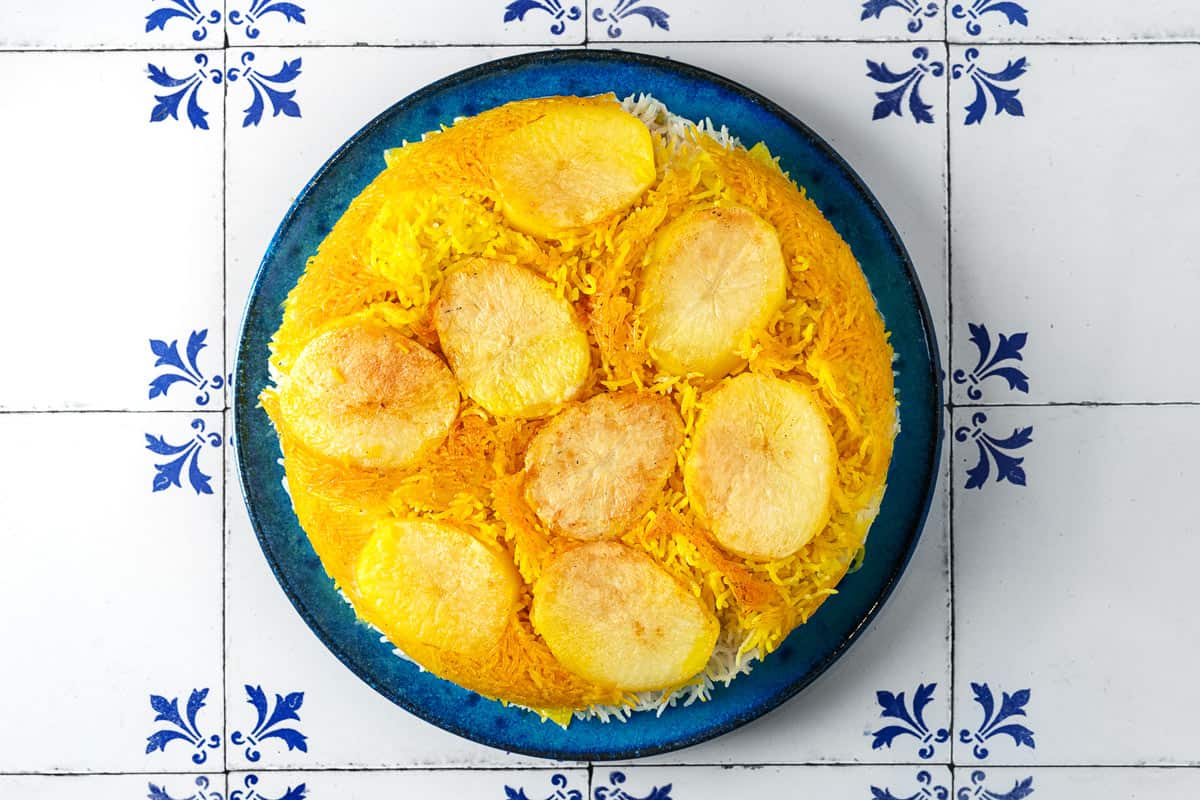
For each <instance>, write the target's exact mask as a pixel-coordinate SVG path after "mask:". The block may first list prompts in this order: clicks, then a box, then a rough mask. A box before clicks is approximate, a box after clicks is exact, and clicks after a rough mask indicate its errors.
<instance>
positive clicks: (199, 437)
mask: <svg viewBox="0 0 1200 800" xmlns="http://www.w3.org/2000/svg"><path fill="white" fill-rule="evenodd" d="M192 429H193V430H195V431H196V435H195V436H193V437H192V438H191V439H189V440H188V441H186V442H184V443H183V444H170V443H168V442H167V440H166V439H164V438H163V437H162V436H155V435H153V434H149V433H147V434H146V449H147V450H149V451H150V452H151V453H154V454H156V455H160V456H167V457H169V458H170V459H171V460H170V461H167V462H166V463H164V464H155V465H154V483H153V484H152V489H153V491H155V492H161V491H163V490H165V489H170V488H171V487H172V486H174V487H176V488H178V489H182V488H183V483H182V482H181V475H182V474H183V468H184V467H187V476H188V483H189V484H190V485H191V487H192V489H194V490H195V492H196V494H212V493H213V490H212V484H211V483H209V481H210V480H212V476H211V475H207V474H205V473H204V471H203V470H201V469H200V454H201V453H202V452H204V445H206V444H207V445H208V446H209V447H220V446H221V434H219V433H217V432H216V431H212V432H210V433H207V434H206V433H205V432H204V420H202V419H200V418H199V417H197V418H196V419H194V420H192Z"/></svg>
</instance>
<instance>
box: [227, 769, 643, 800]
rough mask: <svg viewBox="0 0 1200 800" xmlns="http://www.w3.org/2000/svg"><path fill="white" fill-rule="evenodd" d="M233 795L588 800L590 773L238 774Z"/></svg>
mask: <svg viewBox="0 0 1200 800" xmlns="http://www.w3.org/2000/svg"><path fill="white" fill-rule="evenodd" d="M229 789H230V792H231V793H236V792H239V791H240V794H234V795H231V796H233V797H242V798H247V800H249V798H263V799H264V800H265V799H266V798H273V799H274V798H280V799H281V800H304V798H312V800H319V799H320V798H337V800H377V799H378V798H380V797H396V798H410V797H411V798H418V797H419V798H426V797H428V798H435V797H448V798H449V797H454V798H464V799H466V798H470V799H471V800H474V798H481V800H482V798H497V800H503V798H509V800H516V799H517V798H525V799H526V800H583V798H584V797H585V796H587V790H588V771H587V770H586V769H583V768H578V767H576V768H573V769H561V770H532V769H525V770H448V769H446V770H419V769H418V770H404V771H401V772H387V771H371V772H343V771H326V772H269V773H261V774H259V773H237V772H235V773H231V774H230V775H229ZM251 792H255V794H251ZM664 800H665V799H664Z"/></svg>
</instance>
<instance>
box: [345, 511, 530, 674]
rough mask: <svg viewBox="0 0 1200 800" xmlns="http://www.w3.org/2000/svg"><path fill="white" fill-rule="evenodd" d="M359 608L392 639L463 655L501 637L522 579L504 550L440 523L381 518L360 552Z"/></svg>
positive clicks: (488, 646) (481, 651)
mask: <svg viewBox="0 0 1200 800" xmlns="http://www.w3.org/2000/svg"><path fill="white" fill-rule="evenodd" d="M355 584H356V588H357V594H358V596H359V598H361V602H360V603H359V611H360V612H361V614H362V616H363V617H364V618H365V619H366V620H367V621H368V622H370V623H372V624H374V625H375V626H376V627H378V628H379V629H380V630H382V631H383V632H384V633H386V634H387V635H388V637H389V638H391V639H392V641H394V642H395V643H396V644H398V645H400V646H401V647H403V646H404V645H405V644H406V643H408V644H414V643H415V644H423V645H427V646H430V647H438V648H442V649H444V650H449V651H452V652H455V653H462V654H464V655H468V656H478V655H480V654H485V653H487V652H488V651H489V650H491V649H493V648H495V647H496V646H497V644H498V643H499V642H500V637H501V635H502V634H503V633H504V629H505V628H506V627H508V625H509V622H510V621H511V620H512V617H513V615H514V614H515V612H516V610H517V598H518V594H519V592H520V587H521V580H520V578H519V577H518V575H517V570H516V568H515V567H513V564H512V561H510V560H509V559H508V558H507V557H506V556H505V555H504V554H503V553H501V552H497V551H496V550H493V549H490V548H488V547H485V546H484V545H483V544H482V543H481V542H480V541H479V540H478V539H475V538H474V537H473V536H471V535H470V534H469V533H466V532H465V531H462V530H459V529H458V528H455V527H452V526H450V525H447V524H445V523H440V522H432V521H428V520H419V519H404V520H393V519H385V520H383V521H381V522H380V523H379V524H378V526H376V529H375V533H374V535H373V536H372V537H371V539H370V541H368V542H367V544H366V547H364V548H363V549H362V553H361V554H360V555H359V557H358V565H357V567H356V569H355Z"/></svg>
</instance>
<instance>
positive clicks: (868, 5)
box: [862, 0, 941, 33]
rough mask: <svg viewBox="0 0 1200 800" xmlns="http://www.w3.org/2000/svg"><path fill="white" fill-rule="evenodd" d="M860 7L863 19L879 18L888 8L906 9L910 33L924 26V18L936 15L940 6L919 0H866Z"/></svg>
mask: <svg viewBox="0 0 1200 800" xmlns="http://www.w3.org/2000/svg"><path fill="white" fill-rule="evenodd" d="M862 8H863V12H862V19H864V20H867V19H870V18H871V17H874V18H875V19H879V18H880V17H881V16H882V15H883V12H884V11H887V10H888V9H889V8H896V9H900V10H901V11H907V12H908V30H909V32H910V33H917V32H918V31H920V30H921V28H923V27H925V20H926V19H928V18H932V17H936V16H937V13H938V11H939V10H940V9H941V6H939V5H938V4H937V3H936V2H928V3H926V2H922V1H921V0H866V2H864V3H863V7H862Z"/></svg>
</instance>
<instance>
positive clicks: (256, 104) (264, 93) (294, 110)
mask: <svg viewBox="0 0 1200 800" xmlns="http://www.w3.org/2000/svg"><path fill="white" fill-rule="evenodd" d="M254 59H255V55H254V53H252V52H249V51H247V52H245V53H242V57H241V59H240V61H241V66H240V67H230V68H229V69H228V70H226V76H227V77H228V79H229V83H230V85H232V84H234V83H236V82H237V81H239V80H240V81H244V82H245V84H246V85H247V86H249V87H250V89H251V92H252V93H253V99H252V100H251V101H250V105H249V106H247V107H246V109H245V117H243V118H242V127H243V128H247V127H249V126H251V125H258V123H259V122H261V121H262V116H263V112H264V111H265V110H266V103H265V102H264V98H265V99H266V100H269V101H270V102H271V116H272V117H278V116H279V115H280V114H283V115H284V116H286V117H299V116H300V106H299V104H297V103H296V100H295V97H296V90H295V89H287V90H284V89H280V88H279V87H280V86H282V85H283V84H285V83H291V82H292V81H294V80H295V79H296V77H297V76H299V75H300V62H301V59H299V58H294V59H292V60H291V61H284V62H283V65H282V66H281V67H280V68H279V70H278V71H277V72H273V73H271V74H264V73H262V72H260V71H258V70H256V69H255V68H254V66H253V62H254Z"/></svg>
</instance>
